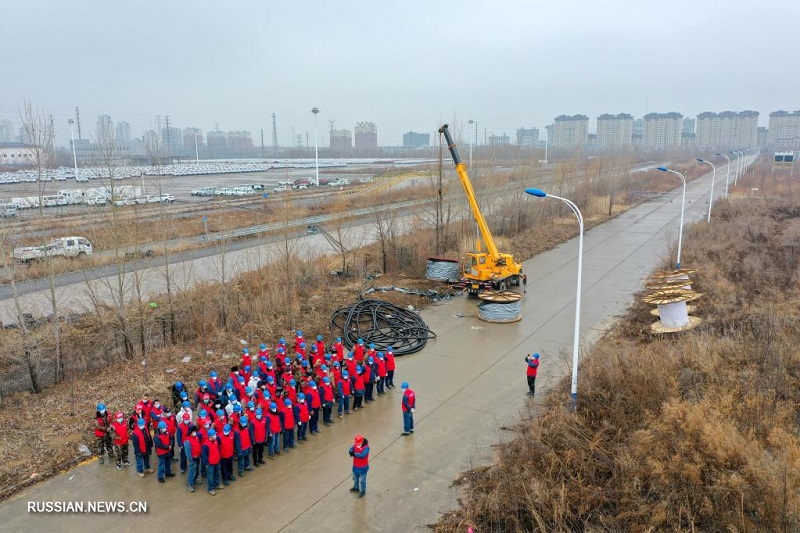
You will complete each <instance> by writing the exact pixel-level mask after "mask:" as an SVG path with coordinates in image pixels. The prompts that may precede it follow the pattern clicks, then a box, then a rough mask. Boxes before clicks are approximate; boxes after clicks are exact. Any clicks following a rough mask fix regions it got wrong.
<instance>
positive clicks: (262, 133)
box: [261, 128, 267, 157]
mask: <svg viewBox="0 0 800 533" xmlns="http://www.w3.org/2000/svg"><path fill="white" fill-rule="evenodd" d="M261 157H267V153H266V152H265V151H264V128H261Z"/></svg>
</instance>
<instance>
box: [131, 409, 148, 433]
mask: <svg viewBox="0 0 800 533" xmlns="http://www.w3.org/2000/svg"><path fill="white" fill-rule="evenodd" d="M139 420H144V422H145V424H147V415H146V414H144V405H143V404H142V403H141V402H139V403H137V404H136V406H135V407H134V408H133V413H132V414H131V416H130V417H128V430H130V431H133V430H134V429H136V426H137V425H138V423H139Z"/></svg>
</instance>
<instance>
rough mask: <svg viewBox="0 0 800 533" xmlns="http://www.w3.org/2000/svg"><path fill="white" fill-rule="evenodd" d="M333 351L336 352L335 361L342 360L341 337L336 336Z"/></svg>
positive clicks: (342, 346) (342, 347) (342, 345)
mask: <svg viewBox="0 0 800 533" xmlns="http://www.w3.org/2000/svg"><path fill="white" fill-rule="evenodd" d="M333 352H334V353H335V354H336V359H335V360H336V361H339V362H342V361H344V344H342V338H341V337H336V342H334V343H333Z"/></svg>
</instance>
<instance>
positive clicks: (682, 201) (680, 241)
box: [658, 167, 686, 270]
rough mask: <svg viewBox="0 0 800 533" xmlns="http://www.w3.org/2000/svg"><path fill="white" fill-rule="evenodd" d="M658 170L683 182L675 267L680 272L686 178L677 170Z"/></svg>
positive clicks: (661, 168) (659, 168) (665, 168)
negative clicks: (673, 175) (668, 173)
mask: <svg viewBox="0 0 800 533" xmlns="http://www.w3.org/2000/svg"><path fill="white" fill-rule="evenodd" d="M658 170H660V171H661V172H670V173H672V174H675V175H676V176H678V177H679V178H680V179H681V181H682V182H683V198H682V199H681V224H680V229H678V260H677V262H676V266H675V268H676V269H678V270H680V268H681V245H682V244H683V210H684V206H685V204H686V178H685V177H684V176H683V174H681V173H680V172H678V171H677V170H672V169H670V168H667V167H658Z"/></svg>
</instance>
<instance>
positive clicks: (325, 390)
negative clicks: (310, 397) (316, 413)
mask: <svg viewBox="0 0 800 533" xmlns="http://www.w3.org/2000/svg"><path fill="white" fill-rule="evenodd" d="M320 391H321V396H322V398H321V400H322V423H323V424H325V425H326V426H330V425H331V424H333V420H331V413H332V412H333V387H331V380H330V378H329V377H327V376H326V377H324V378H322V387H320Z"/></svg>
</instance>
